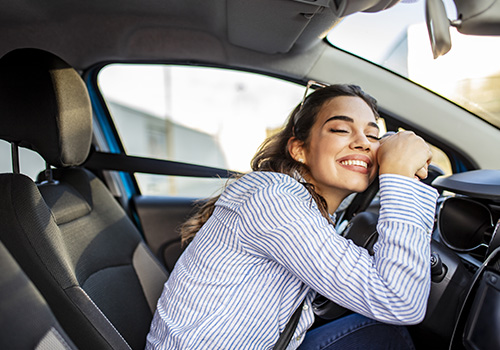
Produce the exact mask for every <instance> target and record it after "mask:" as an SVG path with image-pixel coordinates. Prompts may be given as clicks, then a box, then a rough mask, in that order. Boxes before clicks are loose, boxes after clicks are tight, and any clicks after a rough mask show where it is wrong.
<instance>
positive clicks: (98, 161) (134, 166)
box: [82, 151, 239, 178]
mask: <svg viewBox="0 0 500 350" xmlns="http://www.w3.org/2000/svg"><path fill="white" fill-rule="evenodd" d="M82 166H84V167H86V168H88V169H93V170H117V171H125V172H129V173H146V174H158V175H174V176H192V177H220V178H229V177H232V176H235V175H238V174H239V173H238V172H234V171H230V170H226V169H221V168H213V167H208V166H203V165H196V164H189V163H182V162H174V161H169V160H163V159H154V158H144V157H136V156H129V155H126V154H122V153H108V152H100V151H93V152H91V153H90V155H89V157H88V158H87V160H86V161H85V163H83V165H82Z"/></svg>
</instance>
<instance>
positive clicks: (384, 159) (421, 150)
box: [377, 131, 432, 179]
mask: <svg viewBox="0 0 500 350" xmlns="http://www.w3.org/2000/svg"><path fill="white" fill-rule="evenodd" d="M431 159H432V152H431V149H430V147H429V146H428V145H427V143H426V142H425V141H424V139H422V138H421V137H420V136H417V135H415V133H414V132H412V131H401V132H398V133H396V134H393V135H390V136H387V137H384V138H382V139H381V141H380V147H379V149H378V152H377V160H378V164H379V173H380V174H398V175H403V176H407V177H411V178H413V177H416V178H419V179H425V178H426V177H427V168H428V166H429V163H430V162H431Z"/></svg>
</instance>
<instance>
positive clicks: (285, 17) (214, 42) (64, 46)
mask: <svg viewBox="0 0 500 350" xmlns="http://www.w3.org/2000/svg"><path fill="white" fill-rule="evenodd" d="M397 2H398V0H347V1H344V0H252V1H245V0H210V1H206V0H105V1H103V0H87V1H76V0H49V1H39V0H16V1H5V0H2V11H0V25H1V27H2V29H1V30H0V55H3V54H5V53H7V52H8V51H10V50H13V49H15V48H19V47H36V48H41V49H45V50H49V51H52V52H54V53H55V54H58V55H59V56H61V57H62V58H63V59H65V60H66V61H68V62H69V63H70V64H72V65H73V66H74V67H75V68H77V69H80V70H83V69H86V68H88V67H90V66H92V65H94V64H96V63H99V62H107V61H131V60H135V61H142V60H149V61H151V60H165V61H183V62H186V61H189V62H207V63H211V64H219V65H232V66H236V67H241V68H248V69H259V70H263V71H266V70H267V71H269V72H273V73H275V74H280V73H284V74H288V75H291V76H292V77H296V78H301V77H302V76H304V74H305V73H306V72H307V71H308V70H309V69H310V67H311V64H312V62H314V61H315V57H317V56H318V55H319V54H320V53H321V52H322V50H323V49H324V46H325V45H326V44H325V43H324V42H323V41H322V38H323V37H324V35H325V34H326V32H327V31H328V30H329V29H330V28H332V27H333V26H334V25H335V24H336V23H337V22H338V21H339V20H340V19H341V18H342V17H343V16H345V15H347V14H350V13H353V12H357V11H360V10H364V11H370V12H373V11H379V10H381V9H384V8H387V7H391V6H392V5H394V4H395V3H397Z"/></svg>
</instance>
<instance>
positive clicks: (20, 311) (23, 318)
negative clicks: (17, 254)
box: [0, 242, 76, 350]
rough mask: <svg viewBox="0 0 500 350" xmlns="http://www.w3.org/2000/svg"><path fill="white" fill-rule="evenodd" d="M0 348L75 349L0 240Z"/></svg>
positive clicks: (21, 349)
mask: <svg viewBox="0 0 500 350" xmlns="http://www.w3.org/2000/svg"><path fill="white" fill-rule="evenodd" d="M0 270H1V271H2V273H1V274H0V349H19V350H25V349H26V350H33V349H35V350H69V349H76V347H75V345H74V344H73V342H72V341H71V339H69V338H68V336H67V335H66V333H65V332H64V330H63V329H62V328H61V326H60V325H59V323H58V322H57V320H56V318H55V317H54V314H52V311H51V310H50V308H49V306H48V305H47V303H46V302H45V299H43V297H42V295H41V294H40V292H39V291H38V290H37V289H36V288H35V286H34V285H33V283H31V281H30V280H29V278H28V277H27V276H26V274H25V273H24V272H23V270H21V268H20V267H19V265H18V264H17V263H16V261H15V260H14V258H13V257H12V256H11V255H10V253H9V252H8V251H7V249H6V248H5V246H4V245H3V244H2V243H1V242H0Z"/></svg>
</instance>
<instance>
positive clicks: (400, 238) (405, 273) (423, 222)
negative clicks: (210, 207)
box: [146, 172, 437, 349]
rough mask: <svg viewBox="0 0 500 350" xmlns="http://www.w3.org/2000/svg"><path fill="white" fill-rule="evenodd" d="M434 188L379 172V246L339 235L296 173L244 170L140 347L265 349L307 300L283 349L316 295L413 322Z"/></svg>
mask: <svg viewBox="0 0 500 350" xmlns="http://www.w3.org/2000/svg"><path fill="white" fill-rule="evenodd" d="M436 198H437V192H436V191H435V190H434V189H432V188H431V187H429V186H427V185H425V184H423V183H421V182H419V181H416V180H414V179H410V178H406V177H403V176H399V175H390V174H384V175H382V176H380V204H381V209H380V216H379V221H378V225H377V230H378V232H379V239H378V242H377V244H376V245H375V248H374V250H375V255H374V256H370V255H369V254H368V252H367V251H366V250H365V249H363V248H360V247H358V246H356V245H355V244H354V243H353V242H352V241H350V240H346V239H345V238H343V237H341V236H340V235H338V234H336V232H335V228H334V226H333V225H331V224H329V223H328V221H327V220H326V219H325V218H324V217H323V216H322V215H321V213H320V212H319V209H318V207H317V205H316V203H315V202H314V200H313V199H312V197H311V195H310V193H309V192H308V191H307V190H306V188H305V187H304V186H303V185H302V184H300V183H299V182H298V181H296V180H295V179H293V178H292V177H290V176H288V175H284V174H280V173H273V172H252V173H250V174H248V175H245V176H244V177H242V178H241V179H239V180H237V181H235V182H234V183H232V184H231V185H230V186H228V188H227V189H226V190H225V191H224V192H223V194H222V195H221V197H220V198H219V200H218V201H217V203H216V207H215V210H214V212H213V214H212V216H211V217H210V219H209V220H208V221H207V222H206V223H205V225H204V226H203V227H202V228H201V230H200V231H199V232H198V233H197V235H196V237H195V238H194V240H193V241H192V242H191V244H190V245H189V246H188V248H187V249H186V250H185V252H184V253H183V254H182V256H181V257H180V258H179V260H178V262H177V264H176V266H175V268H174V270H173V271H172V274H171V276H170V278H169V279H168V281H167V282H166V283H165V288H164V290H163V293H162V295H161V297H160V299H159V301H158V305H157V310H156V313H155V315H154V318H153V322H152V324H151V330H150V333H149V334H148V337H147V345H146V349H272V347H273V345H274V344H275V343H276V341H277V340H278V338H279V335H280V333H281V332H282V331H283V329H284V328H285V326H286V324H287V322H288V320H289V319H290V317H291V315H292V313H293V312H294V310H295V309H296V308H297V307H299V305H300V304H301V302H302V301H303V300H304V299H305V303H304V306H303V310H302V315H301V318H300V320H299V323H298V325H297V328H296V330H295V333H294V335H293V337H292V340H291V341H290V344H289V346H288V349H296V348H297V347H298V346H299V345H300V343H301V342H302V340H303V339H304V336H305V333H306V331H307V330H308V328H309V327H310V326H311V325H312V323H313V321H314V313H313V309H312V307H311V302H312V300H313V299H314V297H315V295H316V292H317V293H320V294H322V295H323V296H325V297H327V298H329V299H330V300H332V301H334V302H336V303H338V304H340V305H342V306H344V307H347V308H349V309H351V310H353V311H355V312H357V313H360V314H362V315H365V316H368V317H371V318H374V319H376V320H379V321H382V322H386V323H392V324H414V323H418V322H420V321H421V320H422V319H423V317H424V315H425V310H426V304H427V297H428V295H429V289H430V265H429V264H430V235H429V232H430V231H431V229H432V227H433V223H434V212H435V205H436Z"/></svg>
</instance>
